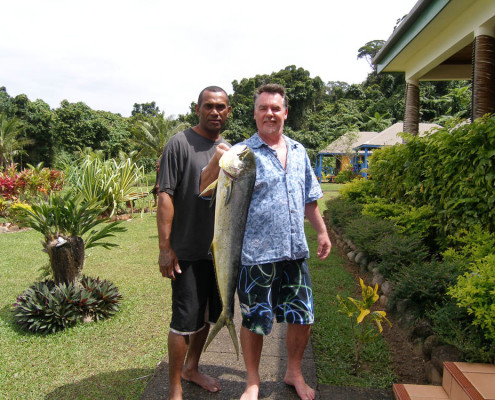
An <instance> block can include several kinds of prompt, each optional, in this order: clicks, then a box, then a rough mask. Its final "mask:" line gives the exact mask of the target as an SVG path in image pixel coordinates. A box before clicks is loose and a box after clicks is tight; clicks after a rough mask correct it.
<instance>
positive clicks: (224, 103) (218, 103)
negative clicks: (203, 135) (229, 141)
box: [196, 91, 231, 134]
mask: <svg viewBox="0 0 495 400" xmlns="http://www.w3.org/2000/svg"><path fill="white" fill-rule="evenodd" d="M228 104H229V100H228V98H227V95H226V94H225V93H224V92H208V91H205V92H203V96H202V100H201V106H198V105H196V114H198V116H199V125H200V126H201V127H202V128H203V129H204V130H205V131H207V132H210V133H215V134H217V133H219V132H220V130H221V129H222V128H223V126H224V125H225V121H226V120H227V117H228V116H229V114H230V110H231V107H230V106H229V105H228Z"/></svg>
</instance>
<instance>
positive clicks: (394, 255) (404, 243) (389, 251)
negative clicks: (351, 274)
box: [375, 233, 429, 278]
mask: <svg viewBox="0 0 495 400" xmlns="http://www.w3.org/2000/svg"><path fill="white" fill-rule="evenodd" d="M375 249H376V258H377V259H378V260H379V264H378V268H379V270H380V272H381V273H382V274H383V276H385V277H386V278H389V277H392V276H393V275H394V274H395V273H397V272H399V271H400V270H402V269H404V268H406V267H409V266H410V265H412V264H417V263H422V262H425V260H426V259H427V258H428V254H429V252H428V249H427V247H426V246H425V245H424V244H423V242H422V241H421V239H420V237H419V236H418V235H415V234H411V235H407V236H406V235H402V234H400V233H391V234H386V235H384V236H383V237H381V238H379V239H378V240H377V242H376V246H375Z"/></svg>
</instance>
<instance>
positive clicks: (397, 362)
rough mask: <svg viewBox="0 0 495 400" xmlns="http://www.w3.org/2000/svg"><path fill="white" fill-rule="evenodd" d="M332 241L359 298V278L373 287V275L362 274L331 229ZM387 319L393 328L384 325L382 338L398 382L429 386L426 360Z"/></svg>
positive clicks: (397, 325)
mask: <svg viewBox="0 0 495 400" xmlns="http://www.w3.org/2000/svg"><path fill="white" fill-rule="evenodd" d="M330 239H331V241H332V247H333V249H332V250H333V251H338V253H339V255H340V256H341V257H342V259H343V260H344V267H345V268H346V270H347V271H348V272H349V273H350V274H351V275H352V276H353V277H354V280H355V281H356V297H358V296H359V294H360V292H361V287H360V285H359V278H362V279H363V280H364V281H365V283H366V284H368V285H371V284H372V278H373V275H372V273H370V272H366V273H364V272H362V270H361V269H360V266H359V265H357V264H356V263H354V262H352V261H350V260H349V259H348V258H347V255H346V250H345V249H342V248H340V247H339V246H337V244H336V243H337V240H336V237H335V235H334V234H333V232H332V230H331V229H330ZM378 309H382V308H378ZM387 318H388V319H389V320H390V322H391V323H392V327H390V326H389V325H388V324H383V333H382V336H383V338H384V339H385V341H386V342H387V345H388V347H389V349H390V354H391V356H392V360H393V364H394V371H395V373H396V375H397V381H398V382H400V383H415V384H427V383H428V382H427V379H426V376H425V360H424V359H423V358H422V357H420V356H418V355H416V354H415V352H414V347H413V344H412V343H411V342H410V341H409V339H408V338H407V335H406V334H405V332H403V331H402V330H401V329H400V327H399V324H398V323H396V322H395V321H394V317H393V316H392V315H390V314H387Z"/></svg>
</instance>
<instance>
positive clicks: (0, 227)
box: [0, 222, 31, 233]
mask: <svg viewBox="0 0 495 400" xmlns="http://www.w3.org/2000/svg"><path fill="white" fill-rule="evenodd" d="M28 229H31V228H21V227H19V226H18V225H16V224H11V223H10V222H2V223H0V233H14V232H23V231H27V230H28Z"/></svg>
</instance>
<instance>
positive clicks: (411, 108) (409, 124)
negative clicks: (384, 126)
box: [403, 80, 419, 135]
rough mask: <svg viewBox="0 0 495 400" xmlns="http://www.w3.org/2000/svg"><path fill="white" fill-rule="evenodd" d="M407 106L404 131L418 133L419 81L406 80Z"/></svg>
mask: <svg viewBox="0 0 495 400" xmlns="http://www.w3.org/2000/svg"><path fill="white" fill-rule="evenodd" d="M405 103H406V106H405V111H404V128H403V129H404V132H408V133H412V134H413V135H417V134H418V132H419V82H418V81H412V80H408V81H407V82H406V101H405Z"/></svg>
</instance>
